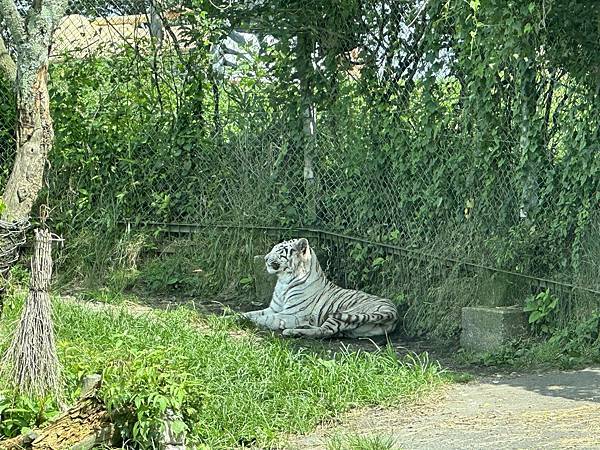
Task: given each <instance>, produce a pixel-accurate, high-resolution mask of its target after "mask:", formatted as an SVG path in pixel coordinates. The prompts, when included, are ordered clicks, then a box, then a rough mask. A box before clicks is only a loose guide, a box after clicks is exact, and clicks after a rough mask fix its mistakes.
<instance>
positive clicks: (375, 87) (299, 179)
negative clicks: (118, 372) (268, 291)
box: [0, 0, 600, 317]
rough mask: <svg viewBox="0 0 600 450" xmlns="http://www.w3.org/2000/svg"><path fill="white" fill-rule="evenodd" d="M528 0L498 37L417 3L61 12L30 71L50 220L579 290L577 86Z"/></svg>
mask: <svg viewBox="0 0 600 450" xmlns="http://www.w3.org/2000/svg"><path fill="white" fill-rule="evenodd" d="M517 4H520V2H517ZM531 5H533V6H527V5H525V6H524V7H523V8H522V9H519V10H518V11H512V10H511V11H509V13H511V14H513V15H514V16H515V17H516V19H515V20H517V19H522V21H521V22H520V23H521V25H522V29H520V30H518V31H515V33H516V35H517V37H516V38H514V39H513V38H511V37H510V36H509V33H508V32H506V33H505V32H504V30H503V29H500V28H497V27H494V26H493V23H492V21H493V20H499V21H502V20H505V21H506V20H508V19H506V17H505V16H502V15H501V16H498V17H496V16H494V14H496V13H498V14H500V13H499V12H498V11H497V10H493V8H492V10H493V11H492V12H491V13H490V15H489V17H486V16H485V14H484V12H483V11H482V10H479V11H475V10H471V9H469V7H468V5H467V6H465V5H463V6H458V5H454V4H453V3H452V2H443V1H433V0H432V1H419V2H398V1H372V2H348V4H347V5H337V4H335V5H334V3H332V2H287V3H286V2H283V3H281V4H280V2H275V3H273V4H269V3H267V2H250V1H248V2H234V3H223V4H215V3H202V2H200V3H198V4H196V3H193V4H192V3H190V4H185V5H183V4H171V5H167V4H166V3H156V2H150V3H147V4H146V3H143V2H141V3H140V2H133V3H131V4H129V3H123V4H120V5H114V4H109V3H106V4H105V3H97V4H96V3H92V2H82V3H77V4H75V3H74V4H72V5H71V7H70V11H69V12H70V14H69V15H68V16H66V17H65V18H64V19H63V21H62V23H61V25H60V26H59V28H58V30H57V31H56V33H55V38H54V44H53V47H52V58H51V67H50V74H51V95H52V108H53V111H52V112H53V117H54V120H55V127H56V145H55V149H54V151H53V154H52V155H51V158H50V163H51V171H50V174H49V182H50V187H49V189H50V197H49V198H50V199H51V204H52V207H53V213H52V217H53V220H54V221H55V226H56V227H58V228H62V229H67V228H68V227H73V228H75V229H77V228H78V227H90V226H100V225H102V224H105V225H106V224H114V223H130V224H138V225H141V224H154V225H161V226H163V227H167V228H168V226H170V225H181V224H195V225H198V226H212V225H220V226H223V225H227V226H231V227H236V226H243V227H272V228H279V229H283V230H285V229H298V228H301V229H312V230H317V231H320V232H322V234H321V237H324V236H329V237H330V239H329V244H325V243H324V244H323V246H324V248H327V249H329V252H330V253H331V252H337V253H339V255H345V256H339V255H338V256H337V257H336V258H337V260H338V263H337V267H338V270H337V271H336V273H337V274H338V276H340V274H343V273H344V268H348V267H350V266H349V264H352V263H354V264H355V265H356V264H363V265H364V264H367V265H368V264H372V262H373V261H374V260H375V258H376V255H377V254H379V253H380V254H382V255H383V256H384V257H385V258H388V257H389V258H390V259H389V261H390V263H389V265H390V266H393V267H400V266H402V267H405V268H406V269H405V270H401V271H399V272H397V273H395V274H391V273H388V275H389V276H390V278H389V279H392V280H393V282H392V283H387V290H388V291H389V290H390V289H391V290H394V288H393V287H390V286H395V287H396V288H395V289H396V292H397V291H398V289H400V290H401V289H402V288H401V287H400V286H402V285H403V284H404V285H411V286H412V287H411V288H410V292H408V293H407V294H408V295H414V296H417V295H418V296H420V297H421V298H425V297H427V296H428V295H429V296H431V295H432V293H431V292H432V290H433V291H436V293H435V296H436V298H438V301H439V302H440V303H443V301H444V300H443V298H444V296H449V295H451V294H449V292H448V289H450V288H448V283H454V284H455V285H456V284H460V287H459V288H457V290H456V289H455V291H456V292H458V294H452V295H455V296H456V297H460V296H461V295H462V296H463V297H465V296H466V297H468V299H467V300H464V301H463V303H469V302H476V301H477V299H476V298H475V297H476V296H484V295H485V293H484V292H483V291H481V290H479V289H478V288H473V284H475V285H476V287H477V286H479V285H481V284H482V283H483V281H482V280H484V279H485V278H486V277H489V276H492V275H493V274H495V273H508V274H513V275H514V274H521V275H522V276H523V277H524V278H523V279H524V280H526V281H528V282H529V281H531V282H533V281H535V283H533V284H535V285H536V286H537V288H535V289H541V288H542V287H547V286H550V285H552V286H554V287H553V289H555V288H556V287H557V286H558V287H560V289H559V290H560V292H561V295H563V296H564V297H565V298H566V297H569V298H571V297H573V296H584V297H585V298H586V299H589V298H592V299H594V298H597V297H598V292H600V284H599V283H600V282H599V280H600V269H599V268H600V246H599V244H598V242H600V226H599V223H600V221H599V218H600V210H599V207H598V204H599V203H600V198H599V197H598V192H599V189H598V187H599V186H598V178H599V177H598V175H599V173H600V171H599V165H600V162H599V157H598V154H599V152H598V134H599V132H598V129H599V122H598V117H600V114H599V112H600V111H599V107H598V105H599V104H600V102H598V91H597V88H595V87H594V86H595V85H594V83H593V82H590V78H589V77H590V76H592V75H593V73H592V74H591V75H590V73H587V72H586V73H584V74H581V73H580V72H578V69H577V68H578V67H580V66H582V65H583V64H582V62H583V61H584V60H585V58H587V56H586V54H585V53H582V54H578V55H574V56H573V58H574V59H573V61H574V62H573V61H567V62H565V61H563V60H561V59H560V58H559V57H556V58H554V56H553V55H554V53H552V52H553V51H554V50H556V48H558V44H556V42H559V41H558V40H557V39H563V40H565V41H567V39H568V38H569V36H570V35H568V33H567V31H568V30H563V29H561V28H560V27H555V28H552V26H553V24H554V22H553V21H556V20H558V18H559V13H560V7H559V6H556V7H555V8H554V9H550V10H549V11H547V10H542V9H541V6H540V5H537V3H531ZM336 8H337V9H336ZM553 14H554V15H553ZM477 21H480V22H477ZM486 21H487V22H486ZM517 21H518V20H517ZM478 23H480V24H481V23H488V24H489V27H488V28H486V27H482V26H479V25H478ZM507 23H508V22H507ZM504 25H506V23H502V26H504ZM554 25H555V24H554ZM551 29H552V30H554V29H557V30H558V31H557V32H555V33H554V34H552V33H551V32H550V31H548V30H551ZM486 33H488V34H487V35H486ZM494 33H496V34H494ZM502 33H504V34H502ZM498 36H502V39H505V40H506V44H505V47H506V50H502V51H500V50H498V47H497V46H495V45H494V43H495V42H497V39H498ZM477 39H479V40H477ZM519 39H520V40H519ZM542 39H545V40H544V41H543V42H542ZM560 42H562V41H560ZM485 45H487V47H485ZM553 45H554V47H553ZM503 48H504V47H503ZM540 48H543V49H544V51H545V52H546V53H543V54H540V53H539V49H540ZM536 52H537V53H536ZM556 54H559V55H564V53H560V52H558V50H556ZM553 58H554V59H553ZM569 64H571V65H569ZM0 95H1V96H2V100H3V102H2V106H1V107H0V151H1V152H2V153H1V155H2V173H1V174H0V176H1V177H2V179H3V181H4V180H5V177H6V176H7V173H8V170H9V168H10V166H11V164H10V161H11V156H12V153H13V148H14V114H13V109H12V108H11V107H10V99H11V97H10V87H7V85H6V84H5V83H4V84H1V83H0ZM91 224H94V225H91ZM283 234H286V233H285V232H284V233H283ZM287 234H289V232H288V233H287ZM336 236H337V237H336ZM339 236H345V237H346V238H347V240H345V241H343V240H342V241H343V242H344V244H343V245H342V244H341V242H342V241H340V239H341V238H340V237H339ZM356 238H359V239H363V240H364V242H363V241H356V240H354V241H353V240H352V239H356ZM377 244H383V246H379V247H377ZM366 248H369V249H372V251H373V254H372V255H371V256H372V257H371V259H368V258H367V256H365V255H366V253H365V249H366ZM257 250H258V249H257ZM260 250H262V251H264V250H265V249H260ZM361 252H362V253H361ZM377 252H379V253H377ZM390 255H391V256H390ZM336 258H333V257H332V261H334V260H335V259H336ZM409 261H412V262H409ZM415 261H416V262H415ZM460 267H462V269H459V268H460ZM465 267H467V268H470V269H468V270H466V272H465V269H464V268H465ZM434 269H435V270H434ZM348 270H349V269H348ZM352 270H353V271H354V269H352ZM354 272H356V273H355V274H354V275H355V276H354V278H352V279H350V280H348V279H346V280H344V279H343V277H342V278H340V279H339V280H338V281H340V282H342V283H344V284H346V285H358V286H360V285H364V284H365V283H367V284H368V283H371V284H373V283H376V280H379V281H378V282H377V283H379V285H380V287H381V290H383V291H385V290H386V280H384V279H383V278H381V277H382V276H383V275H382V274H385V273H387V272H386V271H381V270H380V271H378V272H377V273H378V274H376V275H373V276H372V277H371V278H369V279H367V278H368V277H367V278H365V276H364V274H361V273H359V272H360V271H354ZM474 274H475V275H474ZM511 276H512V275H511ZM378 277H379V278H378ZM389 279H388V280H389ZM410 280H413V281H410ZM432 283H433V284H432ZM444 283H446V284H444ZM444 286H446V287H444ZM407 289H408V288H407ZM444 289H446V290H444ZM586 301H587V300H586ZM565 303H566V302H565ZM592 303H593V302H592ZM419 311H420V312H419V314H423V312H422V311H421V310H419ZM444 311H445V310H444ZM442 313H443V311H442ZM442 313H440V314H442ZM431 317H435V316H434V315H432V316H431Z"/></svg>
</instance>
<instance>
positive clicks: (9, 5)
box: [0, 0, 25, 46]
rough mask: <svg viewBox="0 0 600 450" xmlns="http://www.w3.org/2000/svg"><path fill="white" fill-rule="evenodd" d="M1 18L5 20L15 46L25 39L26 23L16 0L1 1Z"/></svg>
mask: <svg viewBox="0 0 600 450" xmlns="http://www.w3.org/2000/svg"><path fill="white" fill-rule="evenodd" d="M0 18H1V19H4V21H5V22H6V26H7V27H8V30H9V31H10V34H11V36H12V39H13V42H14V43H15V45H17V46H18V45H21V43H22V42H23V39H24V38H25V23H24V21H23V17H22V16H21V14H20V13H19V10H18V9H17V5H16V4H15V2H14V0H0Z"/></svg>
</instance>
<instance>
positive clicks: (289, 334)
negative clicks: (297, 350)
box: [281, 328, 302, 337]
mask: <svg viewBox="0 0 600 450" xmlns="http://www.w3.org/2000/svg"><path fill="white" fill-rule="evenodd" d="M281 334H282V335H283V336H285V337H298V336H301V335H302V334H301V333H300V331H299V330H297V329H295V328H287V329H285V330H283V331H282V332H281Z"/></svg>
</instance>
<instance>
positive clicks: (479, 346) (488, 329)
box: [460, 306, 527, 352]
mask: <svg viewBox="0 0 600 450" xmlns="http://www.w3.org/2000/svg"><path fill="white" fill-rule="evenodd" d="M526 334H527V314H526V313H525V312H524V311H523V309H522V308H520V307H517V306H504V307H491V308H490V307H482V306H477V307H465V308H463V309H462V333H461V336H460V344H461V346H462V347H463V348H464V349H465V350H469V351H475V352H494V351H497V350H500V349H501V348H502V347H503V346H504V345H506V344H508V343H509V342H510V341H511V340H513V339H515V338H519V337H522V336H524V335H526Z"/></svg>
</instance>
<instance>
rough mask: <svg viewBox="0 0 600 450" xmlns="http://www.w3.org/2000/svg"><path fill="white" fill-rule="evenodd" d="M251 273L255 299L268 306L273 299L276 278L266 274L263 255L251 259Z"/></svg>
mask: <svg viewBox="0 0 600 450" xmlns="http://www.w3.org/2000/svg"><path fill="white" fill-rule="evenodd" d="M253 272H254V273H253V275H254V287H255V290H256V298H257V300H258V301H260V302H263V303H264V304H265V305H268V304H269V303H270V302H271V298H272V297H273V289H275V284H276V283H277V276H276V275H272V274H270V273H269V272H267V268H266V266H265V257H264V255H257V256H255V257H254V258H253Z"/></svg>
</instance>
